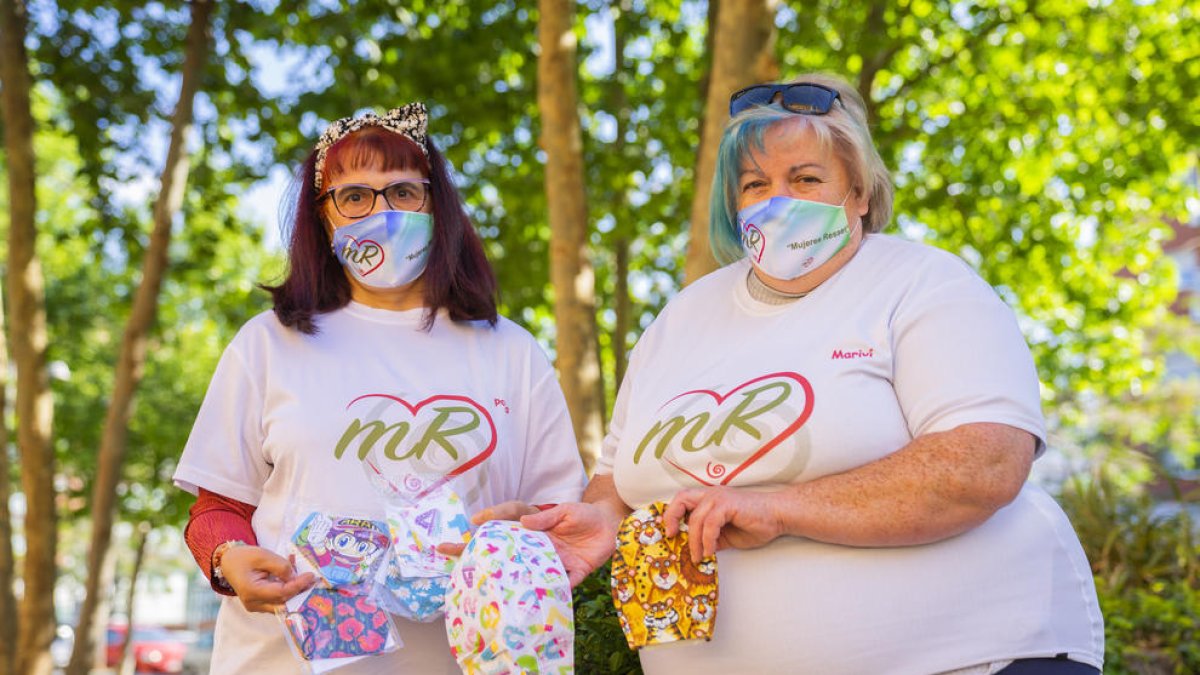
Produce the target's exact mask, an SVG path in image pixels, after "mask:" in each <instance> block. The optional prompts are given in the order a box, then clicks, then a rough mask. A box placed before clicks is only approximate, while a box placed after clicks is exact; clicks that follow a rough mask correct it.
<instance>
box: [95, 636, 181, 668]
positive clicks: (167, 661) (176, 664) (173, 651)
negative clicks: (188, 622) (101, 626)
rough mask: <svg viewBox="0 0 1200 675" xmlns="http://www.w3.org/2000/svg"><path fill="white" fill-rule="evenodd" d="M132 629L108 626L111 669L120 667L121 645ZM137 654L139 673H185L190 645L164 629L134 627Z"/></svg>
mask: <svg viewBox="0 0 1200 675" xmlns="http://www.w3.org/2000/svg"><path fill="white" fill-rule="evenodd" d="M128 633H129V627H128V626H124V625H119V624H118V625H113V626H109V627H108V642H107V650H106V653H107V657H106V659H105V660H106V661H107V662H108V666H109V667H110V668H112V667H116V666H117V665H119V664H118V663H117V660H118V659H119V658H120V656H121V645H122V644H123V643H124V642H125V636H126V635H127V634H128ZM130 649H131V650H132V652H133V664H134V670H136V671H137V672H139V673H178V672H181V671H182V670H183V657H184V654H186V653H187V643H185V642H184V641H183V640H182V639H180V638H179V636H177V635H175V634H174V633H172V632H171V631H169V630H167V629H166V628H162V627H161V626H134V628H133V642H132V643H131V644H130Z"/></svg>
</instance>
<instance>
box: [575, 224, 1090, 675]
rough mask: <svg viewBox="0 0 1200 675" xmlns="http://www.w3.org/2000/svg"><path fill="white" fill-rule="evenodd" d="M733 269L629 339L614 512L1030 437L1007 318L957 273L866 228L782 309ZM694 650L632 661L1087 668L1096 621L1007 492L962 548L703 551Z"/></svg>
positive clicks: (1078, 555)
mask: <svg viewBox="0 0 1200 675" xmlns="http://www.w3.org/2000/svg"><path fill="white" fill-rule="evenodd" d="M748 271H749V266H748V263H746V262H745V261H742V262H739V263H735V264H732V265H729V266H727V267H725V268H722V269H720V270H717V271H716V272H713V273H712V274H710V275H708V276H706V277H705V278H703V279H700V280H699V281H697V282H696V283H694V284H692V285H691V286H689V287H688V288H686V289H685V290H684V291H682V292H681V293H680V294H679V295H678V296H677V297H676V298H675V299H674V300H673V301H672V302H671V303H669V304H668V305H667V307H666V308H665V309H664V310H663V312H662V313H661V314H660V315H659V317H658V319H657V320H656V321H655V322H654V324H653V325H651V326H650V328H649V329H647V330H646V332H645V334H644V335H643V336H642V338H641V340H640V341H639V343H638V345H637V347H636V349H635V350H634V352H633V355H632V356H631V359H630V365H629V371H628V374H627V376H626V378H625V382H624V383H623V385H622V387H621V390H620V392H619V394H618V396H617V403H616V408H615V410H614V412H613V420H612V423H611V426H610V432H609V435H608V436H607V438H606V439H605V444H604V448H603V455H602V457H601V459H600V462H599V464H598V467H597V472H598V473H612V474H613V477H614V480H615V482H616V486H617V490H618V491H619V493H620V495H621V497H622V499H623V500H624V501H625V502H626V503H627V504H628V505H629V506H631V507H635V508H636V507H640V506H643V505H645V504H647V503H649V502H652V501H656V500H669V499H670V498H671V497H672V496H673V495H674V494H675V493H676V492H677V491H679V490H680V489H683V488H689V487H696V486H701V485H722V484H724V485H732V486H763V485H771V484H776V485H778V484H786V483H800V482H805V481H810V480H813V479H816V478H820V477H822V476H826V475H829V474H834V473H840V472H844V471H848V470H851V469H854V468H855V467H859V466H862V465H864V464H867V463H869V462H871V461H873V460H876V459H879V458H881V457H883V456H885V455H888V454H891V453H893V452H895V451H896V450H899V449H900V448H902V447H903V446H904V445H906V444H907V443H908V442H909V441H911V440H912V439H913V438H914V437H915V436H919V435H921V434H925V433H930V432H937V431H946V430H949V429H953V428H955V427H957V426H959V425H962V424H966V423H971V422H995V423H1003V424H1008V425H1011V426H1013V427H1016V428H1018V429H1023V430H1025V431H1028V432H1030V433H1031V434H1033V435H1034V436H1036V437H1037V438H1038V439H1039V449H1040V448H1041V447H1042V439H1044V438H1045V429H1044V422H1043V419H1042V415H1041V410H1040V404H1039V394H1038V380H1037V375H1036V373H1035V371H1034V367H1033V362H1032V359H1031V358H1030V355H1029V351H1028V348H1027V347H1026V345H1025V342H1024V340H1023V339H1022V337H1021V334H1020V331H1019V330H1018V328H1017V325H1016V321H1015V320H1014V317H1013V314H1012V312H1011V311H1010V310H1009V308H1008V307H1006V306H1005V305H1004V304H1003V303H1002V302H1001V301H1000V299H999V298H998V297H997V296H996V294H995V292H994V291H993V289H991V288H990V287H989V286H988V285H987V284H986V283H985V282H984V281H983V280H982V279H980V278H979V277H978V276H977V275H976V274H975V273H974V272H973V271H972V270H971V269H970V268H968V267H967V266H966V265H965V264H964V263H963V262H962V261H961V260H959V259H958V258H956V257H954V256H952V255H950V254H948V253H945V252H943V251H940V250H938V249H934V248H931V247H928V246H923V245H920V244H915V243H911V242H907V241H903V240H901V239H897V238H895V237H891V236H884V235H870V236H868V237H867V238H866V239H865V240H864V242H863V244H862V247H861V249H860V250H859V251H858V252H857V253H856V255H855V256H854V257H853V258H852V259H851V260H850V261H849V262H848V263H847V264H846V266H845V267H844V268H842V269H841V270H840V271H839V272H838V273H837V274H835V275H834V276H833V277H831V278H830V279H829V280H828V281H826V282H825V283H823V284H821V285H820V286H819V287H818V288H816V289H815V290H814V291H813V292H812V293H810V294H809V295H808V296H806V297H804V298H802V299H800V300H797V301H796V302H792V303H789V304H785V305H769V304H766V303H762V302H758V301H755V300H753V299H752V298H751V297H750V295H749V292H748V291H747V289H746V275H747V273H748ZM717 557H718V575H719V578H720V600H719V604H718V609H717V620H716V627H715V631H714V633H715V634H714V638H713V640H712V641H711V642H695V641H688V642H682V643H673V644H668V645H662V646H655V647H649V648H646V649H643V650H642V651H641V659H642V664H643V666H644V667H645V669H646V672H647V673H672V674H673V673H684V672H686V673H692V674H700V673H731V672H743V673H783V672H789V673H790V672H804V673H854V674H858V673H889V674H893V673H894V674H905V673H912V674H914V675H928V674H930V673H937V672H942V671H948V670H953V669H956V668H962V667H966V666H971V665H976V664H985V663H991V662H996V661H1004V660H1009V659H1015V658H1023V657H1041V656H1054V655H1057V654H1060V653H1063V652H1065V653H1067V654H1069V655H1070V657H1071V658H1073V659H1075V660H1079V661H1083V662H1085V663H1089V664H1092V665H1094V666H1097V667H1099V666H1100V664H1101V659H1102V657H1103V653H1104V649H1103V622H1102V618H1101V615H1100V610H1099V605H1098V603H1097V600H1096V594H1095V589H1094V586H1093V582H1092V577H1091V574H1090V571H1089V568H1088V564H1087V560H1086V559H1085V558H1084V555H1083V551H1082V549H1081V548H1080V545H1079V543H1078V540H1077V538H1076V536H1075V534H1074V531H1073V530H1072V528H1071V525H1070V523H1069V522H1068V521H1067V519H1066V517H1065V515H1064V514H1063V512H1062V510H1061V509H1060V508H1059V507H1058V505H1057V504H1056V503H1055V502H1054V500H1053V499H1051V498H1050V497H1049V496H1048V495H1046V494H1045V493H1044V492H1042V491H1041V490H1039V489H1038V488H1036V487H1034V486H1032V485H1027V486H1026V487H1025V488H1024V489H1023V490H1022V491H1021V493H1020V494H1019V496H1018V497H1017V498H1016V500H1014V501H1013V503H1012V504H1010V505H1008V506H1006V507H1005V508H1003V509H1000V510H999V511H998V512H997V513H996V514H995V515H993V516H992V517H991V518H990V519H989V520H988V521H987V522H985V523H984V524H982V525H980V526H979V527H976V528H975V529H973V530H971V531H969V532H966V533H964V534H962V535H959V536H956V537H951V538H949V539H946V540H943V541H940V542H937V543H934V544H928V545H924V546H908V547H896V548H855V547H850V546H838V545H832V544H825V543H821V542H817V541H812V540H809V539H806V538H801V537H791V536H785V537H781V538H779V539H777V540H775V541H774V542H772V543H770V544H768V545H767V546H764V547H762V548H759V549H754V550H745V551H743V550H725V551H721V552H719V553H718V556H717Z"/></svg>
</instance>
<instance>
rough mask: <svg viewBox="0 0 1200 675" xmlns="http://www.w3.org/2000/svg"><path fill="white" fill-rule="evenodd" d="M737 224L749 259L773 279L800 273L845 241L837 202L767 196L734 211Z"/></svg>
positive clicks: (841, 210) (846, 234)
mask: <svg viewBox="0 0 1200 675" xmlns="http://www.w3.org/2000/svg"><path fill="white" fill-rule="evenodd" d="M847 196H849V195H847ZM842 203H843V204H844V203H845V200H842ZM738 225H739V226H740V227H741V230H742V232H741V234H742V249H743V250H745V251H746V255H748V256H749V257H750V262H752V263H754V265H755V266H756V267H758V268H759V269H761V270H762V271H763V272H765V273H767V274H768V275H770V276H772V277H774V278H776V279H786V280H791V279H799V278H800V277H802V276H804V275H805V274H808V273H809V272H811V271H813V270H815V269H817V268H818V267H820V266H821V265H823V264H825V263H826V262H828V261H829V259H830V258H832V257H833V256H834V255H836V254H837V252H838V251H840V250H842V248H844V247H845V246H846V244H848V243H849V242H850V225H849V224H848V222H847V220H846V209H845V208H843V206H842V204H823V203H821V202H811V201H807V200H804V199H792V198H791V197H772V198H770V199H768V200H765V201H761V202H758V203H757V204H752V205H750V206H747V207H746V208H744V209H742V210H741V211H738Z"/></svg>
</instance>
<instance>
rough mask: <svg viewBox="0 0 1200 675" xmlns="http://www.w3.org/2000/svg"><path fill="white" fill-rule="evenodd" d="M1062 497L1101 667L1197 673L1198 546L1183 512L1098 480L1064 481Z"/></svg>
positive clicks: (1118, 671) (1154, 674)
mask: <svg viewBox="0 0 1200 675" xmlns="http://www.w3.org/2000/svg"><path fill="white" fill-rule="evenodd" d="M1060 500H1061V502H1062V504H1063V508H1064V509H1065V510H1066V511H1067V514H1068V515H1069V516H1070V517H1071V522H1072V523H1073V524H1074V525H1075V530H1076V532H1077V533H1078V534H1079V539H1080V542H1081V543H1082V544H1083V548H1084V551H1085V552H1086V553H1087V556H1088V560H1089V561H1090V562H1091V565H1092V574H1093V576H1094V578H1095V582H1096V592H1097V594H1098V596H1099V598H1100V608H1101V610H1102V611H1103V612H1104V638H1105V648H1104V659H1105V665H1104V672H1105V673H1110V674H1115V675H1123V674H1126V673H1129V674H1135V675H1159V674H1163V675H1166V674H1183V673H1198V672H1200V634H1198V632H1197V626H1200V543H1198V542H1197V536H1196V530H1195V524H1194V522H1193V521H1192V519H1191V517H1189V515H1188V513H1187V511H1186V510H1182V509H1181V510H1179V511H1177V512H1175V513H1161V512H1158V511H1156V506H1157V505H1156V503H1155V502H1154V501H1153V500H1152V499H1150V497H1148V496H1146V495H1133V494H1128V493H1121V492H1120V491H1118V490H1117V489H1115V488H1114V487H1113V485H1112V483H1111V482H1110V481H1107V480H1105V479H1103V478H1101V479H1098V480H1095V481H1090V482H1089V481H1084V480H1076V481H1073V482H1071V483H1069V484H1068V485H1067V486H1066V488H1065V489H1064V491H1063V493H1062V495H1061V497H1060Z"/></svg>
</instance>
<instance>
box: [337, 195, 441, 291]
mask: <svg viewBox="0 0 1200 675" xmlns="http://www.w3.org/2000/svg"><path fill="white" fill-rule="evenodd" d="M432 241H433V216H431V215H429V214H428V213H420V212H417V211H381V212H379V213H376V214H375V215H373V216H370V217H367V218H363V219H362V220H360V221H358V222H357V223H351V224H349V225H346V226H344V227H339V228H337V229H336V230H334V231H333V237H332V241H331V242H330V245H331V246H332V247H333V253H334V255H336V256H337V259H338V260H339V261H341V263H342V266H343V267H345V268H346V269H347V270H348V271H349V272H350V275H351V276H353V277H354V278H355V279H357V280H358V281H359V282H360V283H362V284H363V285H364V286H371V287H372V288H399V287H401V286H405V285H407V284H410V283H412V282H413V281H415V280H416V279H417V277H419V276H421V275H422V274H423V273H424V272H425V263H426V261H427V260H428V258H429V246H430V244H431V242H432Z"/></svg>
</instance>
